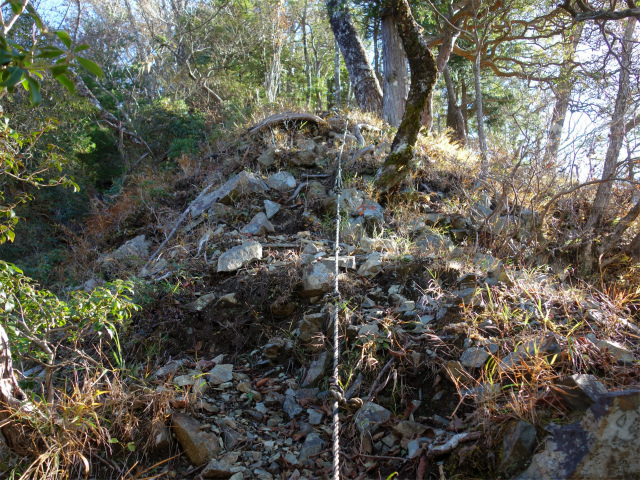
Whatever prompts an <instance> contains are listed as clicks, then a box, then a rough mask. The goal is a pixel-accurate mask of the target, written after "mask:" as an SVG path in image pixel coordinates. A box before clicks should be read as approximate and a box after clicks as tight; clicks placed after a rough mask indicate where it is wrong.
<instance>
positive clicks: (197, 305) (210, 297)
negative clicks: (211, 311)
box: [184, 293, 216, 312]
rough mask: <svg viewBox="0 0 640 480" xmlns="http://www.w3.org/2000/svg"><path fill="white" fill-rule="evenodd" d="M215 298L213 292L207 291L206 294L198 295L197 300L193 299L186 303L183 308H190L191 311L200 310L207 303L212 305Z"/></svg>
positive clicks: (204, 307)
mask: <svg viewBox="0 0 640 480" xmlns="http://www.w3.org/2000/svg"><path fill="white" fill-rule="evenodd" d="M215 299H216V294H215V293H207V294H206V295H201V296H200V297H198V299H197V300H194V301H193V302H191V303H187V304H186V305H185V306H184V308H185V309H187V310H191V311H192V312H201V311H203V310H204V309H206V308H207V307H208V306H209V305H212V304H213V302H214V301H215Z"/></svg>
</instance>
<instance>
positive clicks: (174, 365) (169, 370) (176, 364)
mask: <svg viewBox="0 0 640 480" xmlns="http://www.w3.org/2000/svg"><path fill="white" fill-rule="evenodd" d="M184 363H185V361H184V360H173V361H171V362H169V363H167V364H166V365H165V366H163V367H160V368H159V369H158V370H156V373H155V374H154V376H155V377H156V378H165V377H170V376H172V375H175V374H176V373H177V372H178V370H180V369H181V368H182V365H183V364H184Z"/></svg>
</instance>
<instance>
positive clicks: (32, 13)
mask: <svg viewBox="0 0 640 480" xmlns="http://www.w3.org/2000/svg"><path fill="white" fill-rule="evenodd" d="M27 12H29V15H30V16H31V18H33V21H34V22H36V26H37V27H38V28H39V29H40V30H44V26H43V25H42V19H41V18H40V15H38V13H37V12H36V9H35V8H33V5H31V4H30V3H29V4H27Z"/></svg>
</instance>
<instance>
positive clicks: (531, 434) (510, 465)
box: [500, 421, 536, 475]
mask: <svg viewBox="0 0 640 480" xmlns="http://www.w3.org/2000/svg"><path fill="white" fill-rule="evenodd" d="M535 446H536V427H534V426H533V425H531V424H530V423H527V422H523V421H519V422H518V423H516V424H515V425H514V426H513V427H512V428H511V430H510V431H509V432H508V433H507V434H506V435H505V436H504V439H503V441H502V463H501V464H500V470H502V471H503V472H504V473H506V474H507V475H512V474H514V473H516V472H517V471H518V470H521V469H522V468H523V467H524V466H525V464H526V462H527V461H528V460H529V459H530V458H531V455H532V454H533V450H534V448H535Z"/></svg>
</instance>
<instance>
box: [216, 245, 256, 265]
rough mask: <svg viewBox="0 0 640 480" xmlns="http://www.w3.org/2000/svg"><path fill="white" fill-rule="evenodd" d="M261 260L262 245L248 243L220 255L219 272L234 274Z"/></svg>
mask: <svg viewBox="0 0 640 480" xmlns="http://www.w3.org/2000/svg"><path fill="white" fill-rule="evenodd" d="M260 259H262V245H260V243H259V242H247V243H244V244H242V245H238V246H237V247H233V248H232V249H230V250H227V251H226V252H224V253H223V254H222V255H220V258H219V259H218V272H234V271H236V270H238V269H239V268H242V267H243V266H245V265H247V264H249V263H251V262H253V261H256V260H260Z"/></svg>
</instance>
